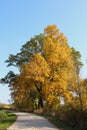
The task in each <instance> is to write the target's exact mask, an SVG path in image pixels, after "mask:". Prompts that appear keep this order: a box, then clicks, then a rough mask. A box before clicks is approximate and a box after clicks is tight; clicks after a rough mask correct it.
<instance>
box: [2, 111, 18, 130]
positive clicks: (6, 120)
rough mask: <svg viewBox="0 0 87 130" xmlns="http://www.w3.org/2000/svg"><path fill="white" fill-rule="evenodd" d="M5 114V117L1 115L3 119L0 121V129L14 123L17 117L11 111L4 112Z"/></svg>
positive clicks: (3, 129)
mask: <svg viewBox="0 0 87 130" xmlns="http://www.w3.org/2000/svg"><path fill="white" fill-rule="evenodd" d="M2 113H3V111H0V114H2ZM5 114H7V117H6V118H4V116H3V119H2V120H1V121H0V130H6V129H7V128H8V127H9V126H11V125H12V124H13V123H14V121H15V120H16V118H17V116H16V115H15V114H13V113H11V112H6V113H5ZM5 114H4V115H5ZM2 115H3V114H2Z"/></svg>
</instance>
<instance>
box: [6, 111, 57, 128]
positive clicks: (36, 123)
mask: <svg viewBox="0 0 87 130" xmlns="http://www.w3.org/2000/svg"><path fill="white" fill-rule="evenodd" d="M15 114H16V115H17V117H18V118H17V120H16V122H15V123H14V124H13V125H12V126H11V127H9V128H8V129H7V130H58V129H57V128H56V127H55V126H54V125H53V124H51V123H50V122H49V121H48V120H47V119H45V118H43V117H41V116H37V115H35V114H31V113H21V112H17V113H15Z"/></svg>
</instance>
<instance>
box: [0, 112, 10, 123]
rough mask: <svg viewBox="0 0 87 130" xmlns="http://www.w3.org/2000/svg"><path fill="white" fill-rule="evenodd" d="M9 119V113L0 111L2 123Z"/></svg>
mask: <svg viewBox="0 0 87 130" xmlns="http://www.w3.org/2000/svg"><path fill="white" fill-rule="evenodd" d="M7 118H8V115H7V113H6V112H5V111H0V122H2V121H5V120H6V119H7Z"/></svg>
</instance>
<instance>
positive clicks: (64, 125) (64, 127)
mask: <svg viewBox="0 0 87 130" xmlns="http://www.w3.org/2000/svg"><path fill="white" fill-rule="evenodd" d="M35 114H37V115H39V116H43V117H44V118H46V119H47V120H48V121H50V122H51V123H52V124H53V125H54V126H56V127H57V128H58V129H59V130H80V128H78V127H72V126H71V125H70V124H69V123H68V122H67V121H65V120H60V119H58V118H56V117H53V116H49V115H44V114H41V113H35ZM82 130H83V129H82ZM84 130H86V129H84Z"/></svg>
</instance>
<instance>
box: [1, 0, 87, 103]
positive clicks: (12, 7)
mask: <svg viewBox="0 0 87 130" xmlns="http://www.w3.org/2000/svg"><path fill="white" fill-rule="evenodd" d="M51 24H56V25H57V27H58V29H59V30H60V31H61V32H63V33H64V34H65V36H66V37H67V39H68V43H69V45H70V46H73V47H74V48H75V49H77V50H78V51H80V53H81V55H82V62H83V63H84V67H83V69H82V71H81V76H82V77H87V64H86V59H87V47H86V44H87V0H0V78H2V77H4V76H5V75H6V74H7V72H8V71H9V70H14V71H16V69H14V68H13V67H11V68H7V67H6V64H5V63H4V61H5V60H6V59H8V56H9V54H16V53H17V52H19V51H20V48H21V46H22V45H23V44H25V43H26V42H27V41H28V40H29V39H30V38H31V37H33V36H34V35H36V34H40V33H42V32H43V29H44V27H46V26H47V25H51ZM9 94H10V91H9V88H8V87H7V86H6V85H4V86H3V85H0V102H1V103H8V100H10V96H9Z"/></svg>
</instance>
